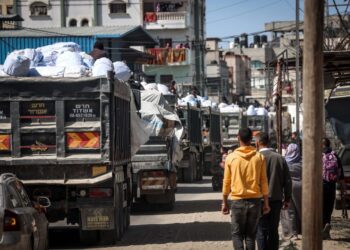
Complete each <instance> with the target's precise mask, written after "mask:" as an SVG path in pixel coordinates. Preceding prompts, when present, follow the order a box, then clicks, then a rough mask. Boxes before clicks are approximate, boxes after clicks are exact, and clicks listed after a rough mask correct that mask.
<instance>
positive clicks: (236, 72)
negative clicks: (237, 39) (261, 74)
mask: <svg viewBox="0 0 350 250" xmlns="http://www.w3.org/2000/svg"><path fill="white" fill-rule="evenodd" d="M224 53H225V54H224V60H225V61H226V64H227V66H228V70H229V78H230V79H231V81H232V95H233V96H234V97H236V100H237V98H238V100H240V101H243V100H244V97H245V96H249V95H251V68H250V64H251V59H250V58H249V57H248V56H247V55H240V54H235V53H234V52H232V51H225V52H224Z"/></svg>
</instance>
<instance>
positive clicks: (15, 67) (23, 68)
mask: <svg viewBox="0 0 350 250" xmlns="http://www.w3.org/2000/svg"><path fill="white" fill-rule="evenodd" d="M29 68H30V59H29V58H27V57H25V56H23V55H17V54H16V53H15V52H12V53H11V54H9V55H8V56H7V57H6V59H5V62H4V69H3V71H4V72H5V73H6V74H8V75H10V76H27V75H28V72H29Z"/></svg>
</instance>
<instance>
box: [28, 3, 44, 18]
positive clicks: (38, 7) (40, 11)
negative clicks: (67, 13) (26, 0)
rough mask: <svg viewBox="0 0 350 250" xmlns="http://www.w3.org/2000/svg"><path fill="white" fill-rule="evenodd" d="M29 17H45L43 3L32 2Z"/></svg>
mask: <svg viewBox="0 0 350 250" xmlns="http://www.w3.org/2000/svg"><path fill="white" fill-rule="evenodd" d="M30 15H31V16H47V5H46V4H45V3H43V2H34V3H33V4H32V5H30Z"/></svg>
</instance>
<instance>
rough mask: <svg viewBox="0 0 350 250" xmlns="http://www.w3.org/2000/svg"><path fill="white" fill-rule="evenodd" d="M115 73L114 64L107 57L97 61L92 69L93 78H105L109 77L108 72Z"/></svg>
mask: <svg viewBox="0 0 350 250" xmlns="http://www.w3.org/2000/svg"><path fill="white" fill-rule="evenodd" d="M108 71H113V63H112V61H111V60H109V59H108V58H107V57H102V58H100V59H97V60H96V62H95V63H94V66H93V67H92V76H105V77H107V72H108Z"/></svg>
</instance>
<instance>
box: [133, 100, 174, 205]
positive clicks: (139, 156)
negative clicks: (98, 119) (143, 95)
mask: <svg viewBox="0 0 350 250" xmlns="http://www.w3.org/2000/svg"><path fill="white" fill-rule="evenodd" d="M174 97H175V96H173V95H169V96H167V95H162V98H164V99H165V100H167V102H168V104H169V107H171V108H172V109H173V110H174V105H175V98H174ZM141 103H142V101H141ZM141 105H142V104H141ZM173 140H174V136H166V135H165V136H164V135H153V136H150V138H149V140H148V141H147V142H146V143H145V144H144V145H141V147H140V149H139V150H138V151H137V153H136V155H134V156H133V157H132V173H133V191H134V192H133V202H134V204H135V205H137V204H150V205H157V206H158V207H162V208H163V209H164V210H172V209H173V207H174V204H175V190H176V187H177V186H176V176H177V174H176V168H175V166H174V164H173V161H172V155H173V145H174V142H173Z"/></svg>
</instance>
